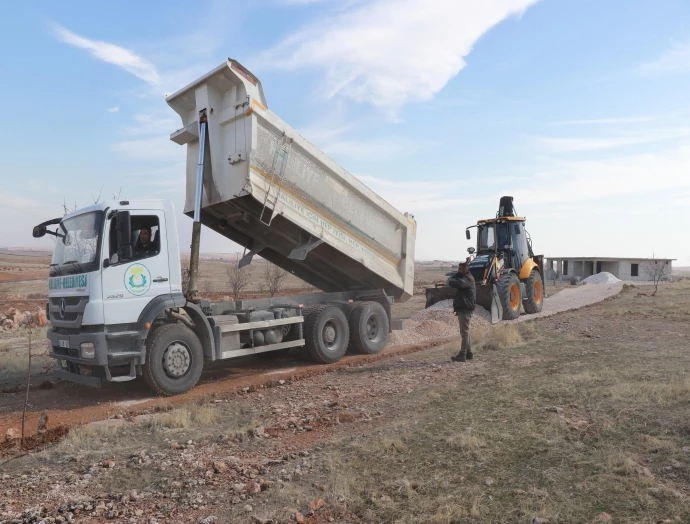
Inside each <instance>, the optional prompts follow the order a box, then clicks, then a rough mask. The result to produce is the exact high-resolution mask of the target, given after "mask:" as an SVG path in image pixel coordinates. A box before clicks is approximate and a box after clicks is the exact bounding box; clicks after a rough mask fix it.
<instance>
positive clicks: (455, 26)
mask: <svg viewBox="0 0 690 524" xmlns="http://www.w3.org/2000/svg"><path fill="white" fill-rule="evenodd" d="M537 1H538V0H482V1H476V0H375V1H373V2H369V3H364V4H358V5H356V6H355V7H354V8H353V9H351V10H349V11H344V12H343V11H340V12H338V16H337V17H335V16H334V17H332V18H330V19H326V20H319V21H317V22H316V23H314V24H312V25H311V26H308V27H305V28H303V29H301V30H299V31H297V32H296V33H294V34H292V35H291V36H289V37H288V38H287V39H285V40H284V41H282V42H280V43H278V44H277V45H276V46H275V47H273V48H272V49H270V50H268V51H266V52H265V53H264V54H263V55H262V56H261V57H260V61H261V62H263V63H264V64H267V65H269V66H271V67H275V68H280V69H286V70H296V69H300V68H312V69H316V70H318V71H324V72H325V84H324V91H325V95H326V96H327V97H332V96H335V95H343V96H346V97H349V98H351V99H354V100H356V101H358V102H368V103H370V104H372V105H374V106H376V107H379V108H382V109H385V110H387V111H389V112H392V113H394V112H395V110H396V109H398V108H400V107H401V106H402V105H404V104H406V103H409V102H415V101H424V100H429V99H431V98H433V96H434V95H435V94H436V93H438V92H439V91H440V90H441V89H443V87H444V86H445V85H446V83H447V82H448V81H449V80H450V79H451V78H453V77H454V76H455V75H457V74H458V72H460V70H461V69H463V68H464V67H465V65H466V63H465V60H464V58H465V57H466V56H467V55H469V54H470V52H471V51H472V48H473V46H474V45H475V43H476V42H477V41H478V40H479V38H481V37H482V36H483V35H484V34H485V33H486V32H487V31H489V30H490V29H491V28H492V27H494V26H495V25H496V24H498V23H500V22H501V21H502V20H504V19H506V18H508V17H510V16H514V15H521V14H522V13H523V12H524V11H525V10H526V9H528V8H529V7H530V6H532V5H533V4H535V3H536V2H537Z"/></svg>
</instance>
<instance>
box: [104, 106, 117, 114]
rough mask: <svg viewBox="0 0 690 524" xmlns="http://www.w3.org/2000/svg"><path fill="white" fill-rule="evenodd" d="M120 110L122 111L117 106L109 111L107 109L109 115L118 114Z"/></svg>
mask: <svg viewBox="0 0 690 524" xmlns="http://www.w3.org/2000/svg"><path fill="white" fill-rule="evenodd" d="M119 110H120V108H119V107H117V106H114V107H109V108H108V109H106V111H107V112H108V113H117V112H118V111H119Z"/></svg>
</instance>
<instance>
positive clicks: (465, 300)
mask: <svg viewBox="0 0 690 524" xmlns="http://www.w3.org/2000/svg"><path fill="white" fill-rule="evenodd" d="M448 285H449V286H450V287H452V288H455V299H454V300H453V310H454V311H455V314H456V315H457V316H458V324H459V325H460V335H461V337H462V346H461V348H460V353H458V354H457V355H455V356H454V357H451V360H452V361H453V362H465V360H472V357H473V356H474V355H473V354H472V343H471V340H470V321H471V320H472V313H473V312H474V304H475V302H476V298H477V290H476V289H475V285H474V277H473V276H472V274H471V273H470V270H469V268H468V267H467V263H465V262H461V263H460V264H458V272H457V274H455V275H454V276H452V277H450V278H449V279H448Z"/></svg>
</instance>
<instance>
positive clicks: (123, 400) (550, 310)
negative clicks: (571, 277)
mask: <svg viewBox="0 0 690 524" xmlns="http://www.w3.org/2000/svg"><path fill="white" fill-rule="evenodd" d="M621 288H622V284H615V285H611V286H582V287H579V288H577V289H564V290H562V291H560V292H559V293H557V294H556V295H554V296H552V297H550V298H548V299H547V301H546V303H545V311H544V312H543V313H542V314H541V315H530V316H523V317H521V320H528V319H534V318H536V317H537V316H549V315H552V314H556V313H559V312H562V311H565V310H569V309H577V308H580V307H583V306H586V305H590V304H592V303H596V302H599V301H602V300H605V299H606V298H609V297H611V296H613V295H615V294H617V293H619V292H620V290H621ZM420 306H421V302H420ZM486 315H488V313H487V312H486V311H484V310H481V309H478V316H479V318H480V319H481V318H482V317H485V316H486ZM457 333H458V328H457V323H456V320H455V317H454V316H453V313H452V310H450V309H435V310H422V311H418V312H417V313H415V314H413V315H412V317H411V318H410V319H409V320H408V321H407V327H406V329H405V331H403V332H395V333H394V334H393V335H392V337H391V344H390V346H391V347H388V348H386V350H385V351H384V352H383V353H381V354H379V355H375V356H361V355H348V356H347V357H345V358H344V359H343V360H342V361H340V362H338V363H336V364H333V365H330V366H324V365H316V364H313V363H310V362H308V361H304V360H301V359H299V358H297V356H296V355H295V354H294V353H292V354H291V355H290V356H288V357H287V358H283V359H280V360H273V359H271V358H270V357H268V358H263V359H261V358H255V357H252V358H245V359H239V360H236V361H232V362H218V363H215V364H212V365H210V366H207V368H206V370H205V372H204V373H203V375H202V378H201V381H200V383H199V385H198V386H197V387H196V388H194V389H193V390H192V391H190V392H189V393H187V394H185V395H180V396H177V397H174V398H165V399H163V398H156V397H152V396H151V393H150V391H149V390H148V388H147V387H146V385H145V383H144V382H143V381H142V380H136V381H134V382H131V383H127V384H108V383H106V384H105V385H104V387H103V388H101V389H92V388H89V387H87V386H82V385H78V384H72V383H68V382H62V381H57V382H54V381H50V382H49V383H47V384H46V383H45V380H46V379H47V378H50V377H49V375H44V376H42V377H40V378H37V379H34V382H33V384H34V385H37V384H39V383H43V384H45V386H51V387H50V388H49V389H40V388H38V387H35V388H34V389H32V391H31V394H30V401H29V404H28V409H27V423H26V427H27V428H29V430H28V431H27V432H26V433H27V435H32V434H34V433H35V428H36V427H37V422H38V419H39V417H40V416H41V413H42V412H43V411H46V412H47V413H48V416H49V424H48V427H49V428H56V427H59V426H67V427H69V426H73V425H78V424H85V423H87V422H91V421H94V420H101V419H107V418H111V417H113V416H117V415H120V416H123V417H124V416H129V415H130V414H136V413H141V412H146V411H150V410H152V409H156V408H160V407H161V406H172V405H177V404H181V403H185V402H189V401H192V400H197V399H205V398H213V397H217V396H228V395H234V394H238V393H242V392H244V391H245V390H246V389H247V388H249V389H251V390H254V389H257V388H263V387H270V386H272V385H275V384H278V382H279V381H280V380H286V381H287V380H290V381H291V380H296V379H300V378H304V377H307V376H311V375H314V374H318V373H328V372H331V371H333V370H335V369H341V368H343V367H349V366H359V365H362V364H365V363H368V362H372V361H376V360H380V359H389V358H392V357H394V356H399V355H403V354H406V353H410V352H414V351H419V350H421V349H426V348H429V347H433V346H435V345H439V344H442V343H444V342H447V341H449V340H453V339H454V338H455V337H456V336H457ZM24 396H25V395H24V391H23V389H22V388H19V387H17V388H15V390H13V391H12V392H8V393H2V394H1V395H0V435H5V433H6V432H7V430H9V429H10V428H14V429H18V428H19V427H20V425H21V414H22V410H23V403H24ZM59 435H61V433H59ZM0 453H2V452H1V451H0Z"/></svg>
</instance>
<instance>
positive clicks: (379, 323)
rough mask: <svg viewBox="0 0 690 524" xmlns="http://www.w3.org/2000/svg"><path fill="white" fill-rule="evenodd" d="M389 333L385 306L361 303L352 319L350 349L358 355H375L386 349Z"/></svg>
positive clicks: (375, 303) (374, 303) (376, 303)
mask: <svg viewBox="0 0 690 524" xmlns="http://www.w3.org/2000/svg"><path fill="white" fill-rule="evenodd" d="M389 331H390V324H389V322H388V315H387V314H386V310H385V309H384V308H383V306H382V305H381V304H379V303H378V302H361V303H359V304H357V306H356V307H355V309H354V311H353V312H352V316H351V317H350V347H351V348H352V349H353V350H354V351H355V352H357V353H362V354H364V355H375V354H376V353H379V352H380V351H381V350H382V349H383V348H384V347H386V343H387V342H388V332H389Z"/></svg>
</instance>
